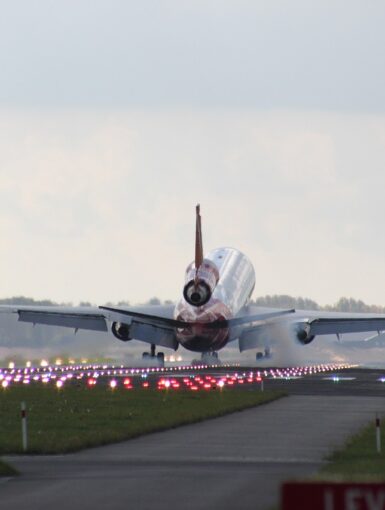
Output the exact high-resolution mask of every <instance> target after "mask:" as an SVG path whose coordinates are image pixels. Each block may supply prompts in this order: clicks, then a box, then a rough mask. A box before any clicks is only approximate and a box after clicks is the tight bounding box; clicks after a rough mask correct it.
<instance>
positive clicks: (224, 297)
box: [174, 248, 255, 352]
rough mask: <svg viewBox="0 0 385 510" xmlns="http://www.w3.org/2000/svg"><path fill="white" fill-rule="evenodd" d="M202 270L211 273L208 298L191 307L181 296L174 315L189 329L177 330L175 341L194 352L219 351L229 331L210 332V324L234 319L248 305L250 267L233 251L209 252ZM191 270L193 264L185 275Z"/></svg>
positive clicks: (251, 278) (251, 281)
mask: <svg viewBox="0 0 385 510" xmlns="http://www.w3.org/2000/svg"><path fill="white" fill-rule="evenodd" d="M205 261H206V266H205ZM205 267H207V271H208V272H210V271H211V273H214V275H215V278H214V279H215V280H216V282H215V285H213V290H212V293H211V296H210V299H209V300H208V301H207V302H206V303H205V304H203V305H202V306H193V305H192V304H190V303H189V302H188V301H187V300H186V298H185V297H183V298H182V299H181V300H180V301H179V303H178V304H177V305H176V307H175V313H174V317H175V319H177V320H181V321H185V322H189V323H190V326H189V328H186V329H182V328H180V329H177V338H178V340H179V342H180V343H181V344H182V345H183V347H185V348H186V349H188V350H190V351H195V352H210V351H218V350H219V349H222V348H223V347H224V346H225V345H226V344H227V342H228V340H229V328H228V327H224V328H221V329H212V328H210V323H212V322H214V321H217V320H229V319H231V318H233V317H236V316H237V314H238V313H239V312H240V310H242V308H244V307H245V306H246V305H247V303H248V301H249V299H250V297H251V294H252V292H253V289H254V286H255V271H254V268H253V265H252V264H251V262H250V260H249V259H248V258H247V257H246V256H245V255H244V254H243V253H241V252H240V251H238V250H236V249H235V248H217V249H215V250H213V251H211V252H210V253H208V254H207V255H206V257H205V258H204V260H203V264H202V268H203V270H204V268H205ZM192 270H194V263H192V264H190V265H189V266H188V268H187V270H186V275H187V276H188V274H189V272H191V271H192ZM209 276H210V275H209ZM192 295H193V296H194V294H192Z"/></svg>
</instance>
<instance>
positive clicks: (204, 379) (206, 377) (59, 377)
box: [0, 364, 385, 391]
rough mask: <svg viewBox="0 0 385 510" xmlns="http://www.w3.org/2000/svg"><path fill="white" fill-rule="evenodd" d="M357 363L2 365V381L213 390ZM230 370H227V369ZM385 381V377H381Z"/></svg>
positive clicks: (6, 384)
mask: <svg viewBox="0 0 385 510" xmlns="http://www.w3.org/2000/svg"><path fill="white" fill-rule="evenodd" d="M354 366H355V365H348V364H331V365H326V364H321V365H312V366H302V367H301V366H299V367H287V368H268V369H267V368H266V369H259V370H255V369H254V370H250V369H249V370H248V371H244V372H241V371H240V370H241V369H240V368H239V366H237V365H214V366H212V365H210V366H209V365H198V366H196V365H192V366H191V365H186V366H178V367H170V368H169V367H147V368H131V367H125V366H123V365H119V366H115V365H98V364H95V365H92V364H90V365H83V364H81V365H75V364H70V365H48V364H47V365H45V364H44V365H42V364H40V366H36V367H24V368H15V367H14V366H12V367H9V366H8V368H0V384H1V388H3V389H5V388H8V387H9V386H13V385H17V384H36V383H37V384H45V385H47V384H53V385H55V386H56V387H57V388H58V389H60V388H63V387H64V386H65V385H66V384H69V383H71V382H73V383H76V384H77V385H79V384H80V385H84V387H86V388H92V387H93V386H95V385H96V384H98V385H99V384H102V385H104V386H107V387H109V388H110V389H115V388H117V387H119V386H120V387H123V388H125V389H134V388H145V389H147V388H157V389H158V390H163V391H165V390H179V389H184V390H190V391H198V390H210V389H216V388H220V389H223V388H224V387H235V386H239V385H243V386H245V385H248V384H249V385H252V384H256V383H258V384H259V385H261V384H263V381H264V380H265V379H283V380H290V379H298V378H301V377H306V376H309V375H314V374H323V373H332V374H331V375H330V376H329V377H327V378H328V379H331V380H333V381H335V382H338V381H339V380H342V379H346V378H344V377H342V376H340V375H334V374H333V372H334V373H335V372H338V371H341V370H344V369H347V368H353V367H354ZM224 370H227V373H224ZM380 381H381V382H385V377H382V378H381V379H380Z"/></svg>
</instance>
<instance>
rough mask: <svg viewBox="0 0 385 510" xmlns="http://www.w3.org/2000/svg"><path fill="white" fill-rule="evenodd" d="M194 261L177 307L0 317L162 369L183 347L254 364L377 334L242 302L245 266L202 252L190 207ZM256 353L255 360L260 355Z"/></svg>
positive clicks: (344, 317)
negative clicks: (289, 343) (96, 336)
mask: <svg viewBox="0 0 385 510" xmlns="http://www.w3.org/2000/svg"><path fill="white" fill-rule="evenodd" d="M195 216H196V227H195V257H194V260H193V262H191V264H189V266H188V267H187V270H186V274H185V281H184V287H183V292H182V297H181V298H180V299H179V301H178V303H177V305H176V306H175V305H173V304H170V305H164V306H163V305H161V306H135V307H111V306H99V307H62V306H42V307H39V306H18V305H16V306H12V305H9V306H6V305H3V306H0V312H3V313H17V314H18V320H19V321H21V322H28V323H31V324H44V325H49V326H62V327H68V328H72V329H74V331H75V332H76V331H77V330H79V329H84V330H90V331H94V332H96V331H99V332H102V333H106V332H108V331H111V333H112V334H113V335H114V337H116V338H118V339H119V340H121V341H123V342H129V341H130V340H139V341H142V342H144V343H145V344H148V345H149V346H150V350H149V351H146V352H144V353H143V357H144V358H146V359H147V360H149V361H150V362H151V361H152V360H154V362H156V363H157V364H164V353H163V352H156V349H157V347H165V348H168V349H173V350H174V351H175V350H177V349H178V348H180V347H183V348H185V349H187V350H189V351H194V352H200V353H201V355H202V359H203V360H205V361H207V359H210V358H214V359H216V358H217V356H218V351H219V350H221V349H223V348H224V347H225V346H226V345H227V344H228V343H229V342H236V343H237V345H238V347H239V351H240V352H243V351H246V350H252V349H253V350H256V351H257V352H256V360H257V362H258V361H259V359H260V358H261V357H263V356H265V357H266V356H268V357H269V356H270V353H271V349H270V347H271V345H272V342H274V347H275V348H276V349H279V348H280V342H281V341H282V339H283V336H284V337H285V338H286V337H287V336H289V337H290V339H292V340H293V342H296V343H298V344H300V345H303V346H305V345H307V344H309V343H311V342H313V341H314V339H315V338H317V337H318V336H321V335H330V334H334V335H336V336H337V338H339V339H340V338H341V335H342V334H344V333H354V332H372V331H376V332H377V333H378V334H380V333H381V332H382V331H385V316H383V315H380V314H352V313H350V314H344V313H331V312H322V311H321V312H320V311H319V310H316V311H307V310H299V311H296V310H294V309H290V310H282V309H274V308H260V307H258V306H256V305H254V304H252V303H251V302H250V298H251V294H252V292H253V289H254V286H255V272H254V268H253V265H252V263H251V262H250V260H249V259H248V257H246V256H245V255H244V254H243V253H241V252H240V251H239V250H237V249H235V248H229V247H223V248H217V249H214V250H212V251H210V252H208V253H207V254H206V255H204V252H203V240H202V237H203V236H202V219H201V215H200V206H199V205H197V206H196V210H195ZM261 351H262V352H261Z"/></svg>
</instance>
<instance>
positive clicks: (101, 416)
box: [0, 385, 284, 455]
mask: <svg viewBox="0 0 385 510" xmlns="http://www.w3.org/2000/svg"><path fill="white" fill-rule="evenodd" d="M283 395H284V393H283V392H281V391H266V392H263V393H261V392H260V391H258V390H256V391H253V390H251V391H245V390H237V389H223V390H222V391H219V390H211V391H200V392H191V391H171V390H170V391H169V393H166V390H163V391H158V390H155V389H154V390H152V389H135V390H125V389H124V388H122V389H115V390H111V389H108V388H106V387H101V386H99V387H94V388H86V387H79V388H78V387H76V386H69V387H66V388H63V389H61V390H60V391H58V390H56V389H54V388H52V387H45V386H37V385H34V386H29V387H26V386H17V387H13V388H8V389H7V390H5V391H4V390H2V391H1V392H0V454H1V455H4V454H12V453H22V445H21V420H20V403H21V402H22V401H25V402H26V404H27V412H28V437H29V447H28V452H29V453H34V454H54V453H66V452H71V451H76V450H80V449H82V448H88V447H91V446H98V445H103V444H108V443H113V442H118V441H123V440H125V439H129V438H132V437H137V436H140V435H142V434H148V433H150V432H155V431H159V430H165V429H169V428H172V427H177V426H179V425H183V424H187V423H194V422H198V421H201V420H205V419H207V418H213V417H216V416H221V415H224V414H227V413H231V412H234V411H240V410H242V409H245V408H248V407H253V406H256V405H259V404H263V403H266V402H269V401H271V400H274V399H276V398H279V397H281V396H283Z"/></svg>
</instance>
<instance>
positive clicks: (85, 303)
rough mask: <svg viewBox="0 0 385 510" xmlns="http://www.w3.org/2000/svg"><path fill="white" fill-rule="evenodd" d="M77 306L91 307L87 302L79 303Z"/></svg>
mask: <svg viewBox="0 0 385 510" xmlns="http://www.w3.org/2000/svg"><path fill="white" fill-rule="evenodd" d="M79 306H92V304H91V303H90V302H89V301H80V303H79Z"/></svg>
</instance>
